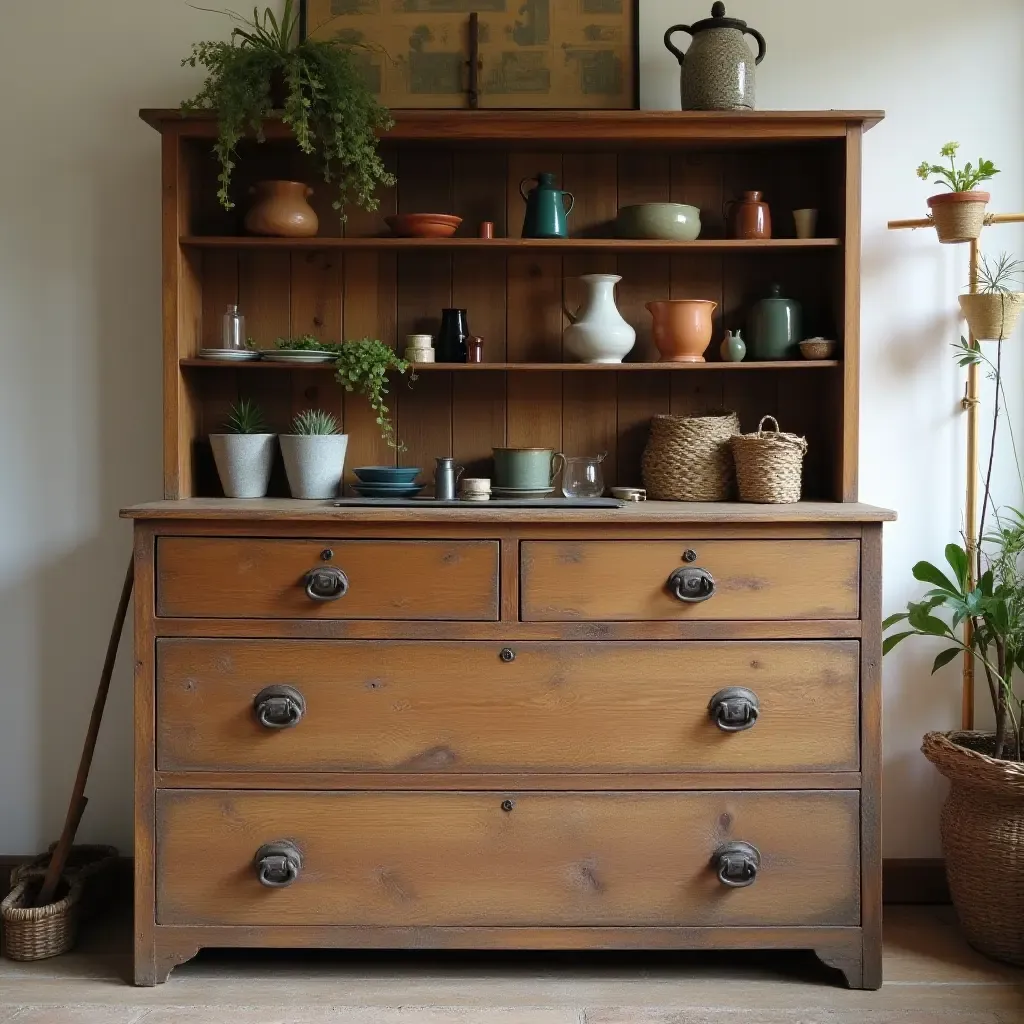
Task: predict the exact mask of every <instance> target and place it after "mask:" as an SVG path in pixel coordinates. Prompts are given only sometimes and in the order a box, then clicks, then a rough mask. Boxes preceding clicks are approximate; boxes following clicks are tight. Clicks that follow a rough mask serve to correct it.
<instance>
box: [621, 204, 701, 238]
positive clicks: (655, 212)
mask: <svg viewBox="0 0 1024 1024" xmlns="http://www.w3.org/2000/svg"><path fill="white" fill-rule="evenodd" d="M615 228H616V231H617V233H618V236H619V237H620V238H648V239H656V240H661V241H666V242H692V241H694V240H695V239H696V238H697V236H698V235H700V210H698V209H697V207H696V206H687V205H686V204H685V203H640V204H639V205H638V206H623V207H622V208H621V209H620V210H619V215H618V217H617V218H616V220H615Z"/></svg>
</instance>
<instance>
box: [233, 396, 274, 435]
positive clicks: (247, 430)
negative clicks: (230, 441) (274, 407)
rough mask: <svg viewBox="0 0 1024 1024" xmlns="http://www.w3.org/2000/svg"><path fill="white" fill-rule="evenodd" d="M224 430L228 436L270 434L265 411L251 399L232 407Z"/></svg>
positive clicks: (243, 400)
mask: <svg viewBox="0 0 1024 1024" xmlns="http://www.w3.org/2000/svg"><path fill="white" fill-rule="evenodd" d="M224 430H225V432H226V433H228V434H268V433H270V430H269V428H268V427H267V422H266V420H265V419H264V418H263V410H262V409H261V408H260V407H259V406H258V405H257V404H256V403H255V402H254V401H253V400H252V399H251V398H243V399H241V400H240V401H238V402H235V404H234V405H232V406H231V409H230V411H229V413H228V418H227V420H226V421H225V423H224Z"/></svg>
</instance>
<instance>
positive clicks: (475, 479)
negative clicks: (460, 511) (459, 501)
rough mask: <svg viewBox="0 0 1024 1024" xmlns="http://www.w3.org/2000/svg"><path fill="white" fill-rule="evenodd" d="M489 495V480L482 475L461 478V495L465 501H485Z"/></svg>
mask: <svg viewBox="0 0 1024 1024" xmlns="http://www.w3.org/2000/svg"><path fill="white" fill-rule="evenodd" d="M490 496H491V481H490V480H489V479H488V478H487V477H483V476H467V477H463V478H462V497H463V498H464V499H465V500H466V501H487V500H488V499H489V498H490Z"/></svg>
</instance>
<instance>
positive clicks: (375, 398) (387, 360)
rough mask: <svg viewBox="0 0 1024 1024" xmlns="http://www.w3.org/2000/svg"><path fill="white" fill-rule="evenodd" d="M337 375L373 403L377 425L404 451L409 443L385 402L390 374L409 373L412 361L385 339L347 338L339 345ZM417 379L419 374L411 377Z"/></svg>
mask: <svg viewBox="0 0 1024 1024" xmlns="http://www.w3.org/2000/svg"><path fill="white" fill-rule="evenodd" d="M335 351H336V352H337V359H336V361H335V366H336V367H337V372H336V373H335V378H336V379H337V381H338V383H339V384H341V385H342V387H344V389H345V390H346V391H358V392H359V394H361V395H364V396H365V397H366V399H367V401H368V402H369V403H370V408H371V409H373V411H374V413H375V414H376V417H377V426H378V427H380V432H381V436H382V437H383V438H384V440H385V441H387V443H388V446H389V447H391V448H394V449H395V450H396V451H399V452H404V451H405V450H406V448H405V445H404V444H402V442H401V441H399V440H398V437H397V436H396V434H395V427H394V424H393V423H392V422H391V411H390V409H388V407H387V406H386V405H385V404H384V396H385V395H386V394H387V393H388V373H389V372H396V373H405V372H406V371H407V370H408V369H409V364H408V363H407V362H406V361H405V360H404V359H400V358H399V357H398V355H397V354H396V353H395V351H394V349H391V348H389V347H388V346H387V345H385V344H384V343H383V342H381V341H376V340H374V339H372V338H363V339H362V341H345V342H342V344H341V345H339V346H337V349H336V350H335ZM410 379H411V380H415V379H416V378H415V376H413V377H411V378H410Z"/></svg>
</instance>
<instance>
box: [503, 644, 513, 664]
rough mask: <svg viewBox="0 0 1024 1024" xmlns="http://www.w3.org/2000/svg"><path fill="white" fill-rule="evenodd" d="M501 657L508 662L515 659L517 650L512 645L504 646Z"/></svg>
mask: <svg viewBox="0 0 1024 1024" xmlns="http://www.w3.org/2000/svg"><path fill="white" fill-rule="evenodd" d="M500 657H501V660H502V661H504V662H505V663H506V664H507V663H508V662H510V661H515V660H516V652H515V651H513V650H512V648H511V647H503V648H502V649H501V655H500Z"/></svg>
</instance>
